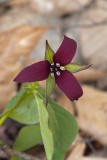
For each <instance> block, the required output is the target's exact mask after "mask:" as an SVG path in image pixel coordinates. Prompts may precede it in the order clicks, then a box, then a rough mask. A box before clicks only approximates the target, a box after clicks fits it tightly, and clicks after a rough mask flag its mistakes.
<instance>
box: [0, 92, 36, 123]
mask: <svg viewBox="0 0 107 160" xmlns="http://www.w3.org/2000/svg"><path fill="white" fill-rule="evenodd" d="M8 117H10V118H12V119H14V120H16V121H18V122H20V123H24V124H36V123H38V122H39V116H38V109H37V106H36V103H35V99H34V95H33V94H32V93H31V92H28V91H27V89H24V90H21V91H20V92H19V93H18V94H17V95H16V96H15V97H13V98H12V99H11V100H10V102H9V103H8V104H7V106H6V109H5V110H4V112H3V114H2V115H1V119H0V124H2V123H3V122H4V121H5V119H6V118H8Z"/></svg>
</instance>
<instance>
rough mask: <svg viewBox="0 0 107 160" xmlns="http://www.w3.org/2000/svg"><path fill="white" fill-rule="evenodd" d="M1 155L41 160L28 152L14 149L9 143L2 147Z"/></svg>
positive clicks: (27, 159)
mask: <svg viewBox="0 0 107 160" xmlns="http://www.w3.org/2000/svg"><path fill="white" fill-rule="evenodd" d="M0 155H3V157H4V156H5V157H10V156H17V157H20V158H23V159H24V160H40V159H39V158H36V157H33V156H31V155H28V154H26V153H22V152H19V151H15V150H12V149H11V148H9V147H8V146H7V145H5V146H2V147H0Z"/></svg>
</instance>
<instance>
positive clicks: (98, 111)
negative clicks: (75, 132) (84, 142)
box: [76, 86, 107, 145]
mask: <svg viewBox="0 0 107 160" xmlns="http://www.w3.org/2000/svg"><path fill="white" fill-rule="evenodd" d="M82 88H83V91H84V94H83V96H82V97H81V98H80V99H79V101H77V102H76V106H77V110H78V124H79V127H80V129H82V130H83V131H85V132H86V133H88V134H90V135H91V136H93V137H94V138H95V139H97V140H98V141H99V142H101V143H102V144H104V145H107V93H106V92H104V91H100V90H98V89H95V88H93V87H90V86H83V87H82Z"/></svg>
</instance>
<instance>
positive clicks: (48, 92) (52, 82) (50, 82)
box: [46, 75, 55, 105]
mask: <svg viewBox="0 0 107 160" xmlns="http://www.w3.org/2000/svg"><path fill="white" fill-rule="evenodd" d="M54 87H55V78H54V77H52V76H51V75H49V76H48V78H47V80H46V105H47V103H48V98H49V97H50V95H51V93H52V91H53V89H54Z"/></svg>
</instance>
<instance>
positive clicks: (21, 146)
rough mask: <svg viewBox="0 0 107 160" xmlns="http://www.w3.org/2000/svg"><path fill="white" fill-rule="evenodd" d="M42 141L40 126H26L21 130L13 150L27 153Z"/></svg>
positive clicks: (14, 159) (12, 159)
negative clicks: (26, 151)
mask: <svg viewBox="0 0 107 160" xmlns="http://www.w3.org/2000/svg"><path fill="white" fill-rule="evenodd" d="M41 141H42V136H41V132H40V125H39V124H37V125H31V126H26V127H23V128H22V129H21V131H20V132H19V135H18V136H17V138H16V141H15V143H14V145H13V149H14V150H17V151H25V150H27V149H29V148H31V147H34V146H35V145H36V144H38V143H40V142H41ZM16 159H19V158H18V157H15V156H12V158H11V160H16Z"/></svg>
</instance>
